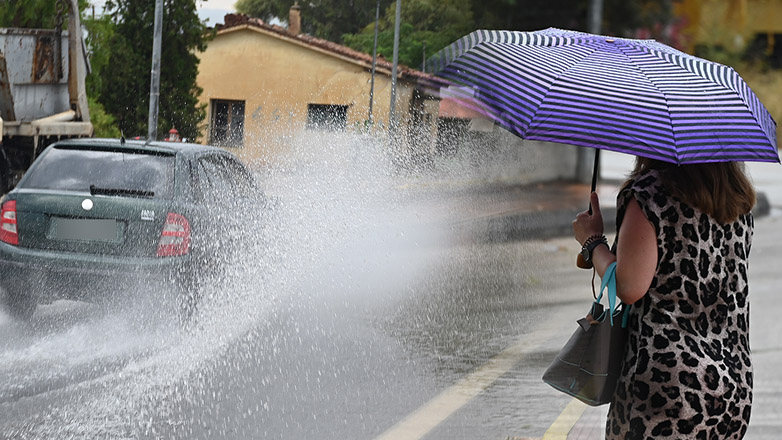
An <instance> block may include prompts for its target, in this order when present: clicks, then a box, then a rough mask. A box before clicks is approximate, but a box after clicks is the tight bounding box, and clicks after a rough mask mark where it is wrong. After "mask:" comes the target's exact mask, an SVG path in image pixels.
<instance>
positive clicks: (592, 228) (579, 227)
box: [573, 191, 604, 245]
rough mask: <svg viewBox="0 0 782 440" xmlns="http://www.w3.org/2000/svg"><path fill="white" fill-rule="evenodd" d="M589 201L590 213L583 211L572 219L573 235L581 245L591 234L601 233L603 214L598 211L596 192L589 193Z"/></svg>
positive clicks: (598, 201) (598, 203)
mask: <svg viewBox="0 0 782 440" xmlns="http://www.w3.org/2000/svg"><path fill="white" fill-rule="evenodd" d="M589 203H590V205H591V206H592V214H591V215H590V214H589V211H583V212H580V213H579V214H578V215H577V216H576V219H575V220H573V235H574V236H575V238H576V241H577V242H578V243H579V244H581V245H583V244H584V242H585V241H586V240H587V238H589V237H591V236H593V235H603V229H604V228H603V214H602V213H601V212H600V200H599V199H598V197H597V193H596V192H594V191H593V192H592V194H590V196H589Z"/></svg>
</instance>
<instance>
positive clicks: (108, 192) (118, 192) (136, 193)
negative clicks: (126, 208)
mask: <svg viewBox="0 0 782 440" xmlns="http://www.w3.org/2000/svg"><path fill="white" fill-rule="evenodd" d="M90 194H92V195H93V196H94V195H96V194H100V195H104V196H129V197H154V196H155V192H154V191H145V190H143V189H123V188H99V187H97V186H95V185H90Z"/></svg>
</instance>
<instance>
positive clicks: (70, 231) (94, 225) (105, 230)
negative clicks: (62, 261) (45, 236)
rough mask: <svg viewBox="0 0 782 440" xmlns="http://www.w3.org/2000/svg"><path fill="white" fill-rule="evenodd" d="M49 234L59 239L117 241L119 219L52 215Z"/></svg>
mask: <svg viewBox="0 0 782 440" xmlns="http://www.w3.org/2000/svg"><path fill="white" fill-rule="evenodd" d="M49 235H50V236H51V237H53V238H55V239H57V240H80V241H117V221H116V220H111V219H108V220H107V219H82V218H78V219H74V218H61V217H52V219H51V226H50V229H49Z"/></svg>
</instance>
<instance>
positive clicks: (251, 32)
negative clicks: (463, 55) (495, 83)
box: [197, 6, 438, 163]
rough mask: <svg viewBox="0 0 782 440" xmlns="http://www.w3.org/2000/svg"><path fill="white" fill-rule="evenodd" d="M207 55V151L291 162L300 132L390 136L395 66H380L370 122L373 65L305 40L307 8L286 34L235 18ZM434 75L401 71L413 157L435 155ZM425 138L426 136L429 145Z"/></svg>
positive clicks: (399, 105) (405, 132)
mask: <svg viewBox="0 0 782 440" xmlns="http://www.w3.org/2000/svg"><path fill="white" fill-rule="evenodd" d="M224 21H225V23H224V24H221V25H218V26H217V27H216V35H215V37H214V39H212V40H211V41H209V43H208V45H207V48H206V50H205V51H204V52H203V53H201V54H200V60H201V61H200V65H199V74H198V79H197V83H198V85H199V86H200V87H201V88H202V89H203V93H202V95H201V100H202V101H201V102H202V103H204V104H206V105H207V129H206V130H205V136H204V138H203V139H201V141H202V142H205V143H210V144H213V145H219V146H223V147H226V148H229V149H231V150H232V151H234V152H235V153H236V154H237V155H239V156H240V157H242V159H244V160H245V161H247V162H260V163H268V162H270V161H274V159H275V157H276V156H277V155H279V154H284V152H285V149H286V145H287V144H286V142H289V139H290V136H291V134H292V133H297V132H298V131H300V130H310V131H319V130H328V131H348V130H362V131H366V130H386V129H387V128H388V119H389V112H390V111H389V108H390V97H391V71H392V65H391V63H390V62H388V61H387V60H385V59H382V58H379V59H378V60H377V67H376V74H375V77H374V93H373V103H372V116H371V121H372V123H370V90H371V88H372V87H371V86H372V72H371V71H372V56H371V55H370V54H365V53H362V52H358V51H355V50H352V49H350V48H348V47H345V46H342V45H339V44H336V43H333V42H330V41H326V40H322V39H319V38H314V37H311V36H308V35H303V34H301V33H300V29H301V17H300V15H299V8H298V6H294V7H293V8H291V15H290V20H289V23H290V26H289V27H288V28H287V29H286V28H283V27H280V26H277V25H272V24H268V23H264V22H263V21H261V20H260V19H257V18H250V17H247V16H245V15H240V14H228V15H226V16H225V19H224ZM433 80H434V78H433V77H432V76H431V75H427V74H425V73H423V72H420V71H417V70H414V69H411V68H408V67H405V66H399V67H398V80H397V88H396V95H397V99H396V107H395V108H396V112H395V113H396V115H397V119H398V121H399V125H398V127H399V132H400V133H401V134H402V138H403V140H404V141H403V147H401V148H403V149H404V151H403V153H404V154H406V155H409V156H415V155H416V154H424V155H426V154H430V151H433V150H434V146H433V145H430V144H433V142H430V141H429V140H430V139H431V138H432V136H434V131H435V130H436V120H437V112H438V100H437V99H436V98H434V97H433V96H431V95H430V94H428V93H427V92H426V88H425V87H423V86H422V84H426V83H427V82H430V81H433ZM421 133H423V134H425V136H421Z"/></svg>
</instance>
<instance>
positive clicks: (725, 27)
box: [674, 0, 782, 53]
mask: <svg viewBox="0 0 782 440" xmlns="http://www.w3.org/2000/svg"><path fill="white" fill-rule="evenodd" d="M674 7H675V10H674V13H675V14H676V16H677V17H679V18H680V19H682V20H684V24H685V26H684V28H683V29H682V32H683V33H684V34H685V35H686V37H687V43H688V44H687V47H685V48H684V50H685V51H686V52H689V53H693V51H694V48H695V45H697V44H708V45H715V44H719V45H722V46H723V47H725V48H726V49H729V50H742V49H743V48H744V46H745V45H746V44H747V43H749V42H750V41H751V39H752V38H754V36H755V35H757V34H766V33H771V34H774V33H782V0H681V1H679V2H674Z"/></svg>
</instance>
